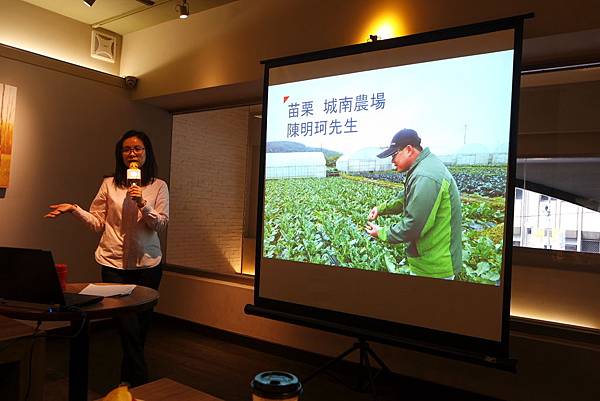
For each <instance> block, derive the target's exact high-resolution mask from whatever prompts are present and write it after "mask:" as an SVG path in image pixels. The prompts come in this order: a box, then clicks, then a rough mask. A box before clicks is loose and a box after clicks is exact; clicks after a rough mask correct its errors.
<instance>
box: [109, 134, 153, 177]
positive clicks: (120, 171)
mask: <svg viewBox="0 0 600 401" xmlns="http://www.w3.org/2000/svg"><path fill="white" fill-rule="evenodd" d="M132 137H136V138H138V139H140V140H141V141H142V142H143V143H144V148H145V151H146V161H145V162H144V165H143V166H142V167H141V170H142V185H143V186H145V185H148V184H152V183H153V182H154V178H156V172H157V170H158V168H157V166H156V160H155V159H154V150H153V149H152V142H150V138H148V135H146V134H145V133H143V132H141V131H134V130H130V131H127V132H126V133H124V134H123V136H122V137H121V139H119V141H118V142H117V144H116V145H115V175H114V178H113V179H114V182H115V185H117V186H118V187H126V186H127V168H128V166H126V165H125V163H124V162H123V142H125V140H126V139H128V138H132Z"/></svg>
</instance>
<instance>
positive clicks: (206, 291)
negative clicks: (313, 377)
mask: <svg viewBox="0 0 600 401" xmlns="http://www.w3.org/2000/svg"><path fill="white" fill-rule="evenodd" d="M252 302H253V288H252V287H251V286H248V285H241V284H235V283H228V282H224V281H218V280H214V279H207V278H201V277H191V276H186V275H181V274H178V273H172V272H166V273H165V275H164V276H163V281H162V283H161V299H160V303H159V305H158V309H157V310H158V311H159V312H161V313H165V314H168V315H170V316H176V317H179V318H182V319H185V320H190V321H193V322H199V323H201V324H205V325H208V326H212V327H216V328H219V329H223V330H227V331H230V332H234V333H238V334H242V335H245V336H250V337H255V338H260V339H264V340H267V341H271V342H274V343H277V344H284V345H288V346H291V347H294V348H299V349H304V350H308V351H311V352H317V353H321V354H323V355H329V356H332V357H333V356H337V355H339V354H341V353H342V352H343V351H345V350H346V349H348V348H350V346H351V345H352V344H353V343H354V341H355V339H353V338H349V337H343V336H339V335H334V334H330V333H327V332H322V331H319V330H314V329H309V328H306V327H300V326H294V325H290V324H287V323H281V322H277V321H273V320H268V319H263V318H258V317H253V316H247V315H245V314H244V313H243V308H244V306H245V305H246V304H249V303H252ZM510 342H511V343H510V348H511V357H513V358H516V359H517V360H518V365H517V369H518V373H517V374H513V373H508V372H504V371H498V370H495V369H491V368H484V367H480V366H477V365H472V364H469V363H464V362H457V361H453V360H450V359H444V358H440V357H435V356H431V355H427V354H423V353H418V352H414V351H408V350H404V349H402V348H398V347H392V346H386V345H381V344H377V343H374V342H373V343H371V345H372V347H373V348H374V350H375V351H376V352H377V354H378V355H379V356H380V357H381V358H382V359H383V361H384V362H385V363H386V364H387V365H388V366H389V368H390V369H392V371H394V372H396V373H399V374H403V375H406V376H410V377H415V378H419V379H422V380H427V381H432V382H436V383H441V384H445V385H449V386H453V387H457V388H462V389H465V390H468V391H473V392H476V393H479V394H484V395H487V396H492V397H497V398H500V399H503V400H511V401H513V400H518V401H535V400H540V401H575V400H576V401H585V400H590V401H592V400H598V399H599V397H600V390H599V389H598V388H597V385H596V383H598V381H599V380H600V372H599V371H598V369H596V367H597V365H598V362H599V361H600V346H599V345H598V344H597V343H596V344H588V343H577V342H573V341H571V342H569V341H565V340H562V339H557V338H548V337H544V336H540V335H530V334H524V333H520V332H513V333H512V335H511V338H510ZM354 357H356V355H354ZM354 360H355V361H356V359H355V358H354ZM278 368H281V367H277V366H265V367H264V369H265V370H269V369H278ZM306 391H310V388H309V387H307V389H306Z"/></svg>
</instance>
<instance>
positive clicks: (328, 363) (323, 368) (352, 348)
mask: <svg viewBox="0 0 600 401" xmlns="http://www.w3.org/2000/svg"><path fill="white" fill-rule="evenodd" d="M359 348H360V344H359V343H356V344H354V345H353V346H352V347H351V348H350V349H348V350H346V351H344V352H343V353H342V354H341V355H340V356H338V357H336V358H335V359H332V360H331V361H329V362H327V363H326V364H325V365H323V366H321V367H320V368H318V369H317V370H315V371H314V372H312V373H311V374H310V375H308V376H307V377H306V378H305V379H303V380H302V381H301V382H302V384H306V383H307V382H308V381H309V380H311V379H312V378H313V377H315V376H317V375H318V374H320V373H322V372H324V371H326V370H327V369H328V368H329V367H330V366H332V365H333V364H334V363H336V362H338V361H341V360H342V359H344V358H345V357H346V356H348V355H349V354H350V353H352V352H354V350H356V349H359Z"/></svg>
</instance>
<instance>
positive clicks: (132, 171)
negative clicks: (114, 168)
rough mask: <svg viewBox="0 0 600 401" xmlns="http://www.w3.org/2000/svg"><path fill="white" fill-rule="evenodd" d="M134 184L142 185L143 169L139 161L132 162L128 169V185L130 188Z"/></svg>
mask: <svg viewBox="0 0 600 401" xmlns="http://www.w3.org/2000/svg"><path fill="white" fill-rule="evenodd" d="M134 185H137V186H140V185H142V170H140V168H139V165H138V163H137V162H131V163H130V164H129V168H128V169H127V187H128V188H129V187H132V186H134ZM134 200H136V199H134Z"/></svg>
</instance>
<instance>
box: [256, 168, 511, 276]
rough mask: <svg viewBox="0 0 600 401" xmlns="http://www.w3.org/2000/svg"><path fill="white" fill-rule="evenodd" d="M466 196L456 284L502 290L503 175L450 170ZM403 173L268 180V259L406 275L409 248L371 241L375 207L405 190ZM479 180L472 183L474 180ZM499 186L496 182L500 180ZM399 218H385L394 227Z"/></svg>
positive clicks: (494, 171) (381, 220) (482, 170)
mask: <svg viewBox="0 0 600 401" xmlns="http://www.w3.org/2000/svg"><path fill="white" fill-rule="evenodd" d="M451 171H452V173H453V175H455V177H456V178H455V179H456V181H457V184H458V185H459V189H460V191H461V200H462V214H463V271H462V272H461V273H460V274H459V275H458V276H457V277H456V278H455V279H457V280H463V281H470V282H477V283H485V284H497V283H498V280H499V279H500V270H501V263H502V239H503V231H504V227H503V226H504V224H503V221H504V197H503V196H504V193H503V191H502V193H500V191H499V190H498V187H500V188H502V185H499V184H502V183H503V182H504V177H503V176H504V171H505V170H504V169H503V168H496V167H477V168H472V167H468V168H458V169H455V170H454V171H453V170H452V169H451ZM399 176H401V175H400V174H397V173H389V174H371V175H361V176H345V177H330V178H306V179H284V180H267V181H266V182H265V215H264V217H265V224H264V233H263V235H264V243H263V246H264V247H263V252H264V256H265V257H268V258H278V259H284V260H291V261H297V262H307V263H316V264H324V265H330V266H342V267H350V266H352V267H354V268H360V269H365V270H377V271H383V272H391V273H400V274H407V273H409V270H408V268H407V266H406V264H407V263H406V255H405V245H404V244H399V245H390V244H386V243H384V242H382V241H379V240H376V239H374V238H371V237H370V236H369V235H368V234H367V233H366V232H365V229H364V226H365V224H366V222H367V214H368V213H369V211H370V210H371V208H372V207H373V206H376V205H377V204H379V203H381V202H382V201H385V200H388V199H390V198H391V197H393V196H394V195H395V194H396V193H397V192H398V191H399V190H400V189H402V187H403V186H402V184H401V180H398V178H399ZM471 177H472V178H471ZM494 180H496V181H494ZM399 219H400V216H381V217H379V218H378V219H377V224H379V225H390V224H394V222H397V221H399Z"/></svg>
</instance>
